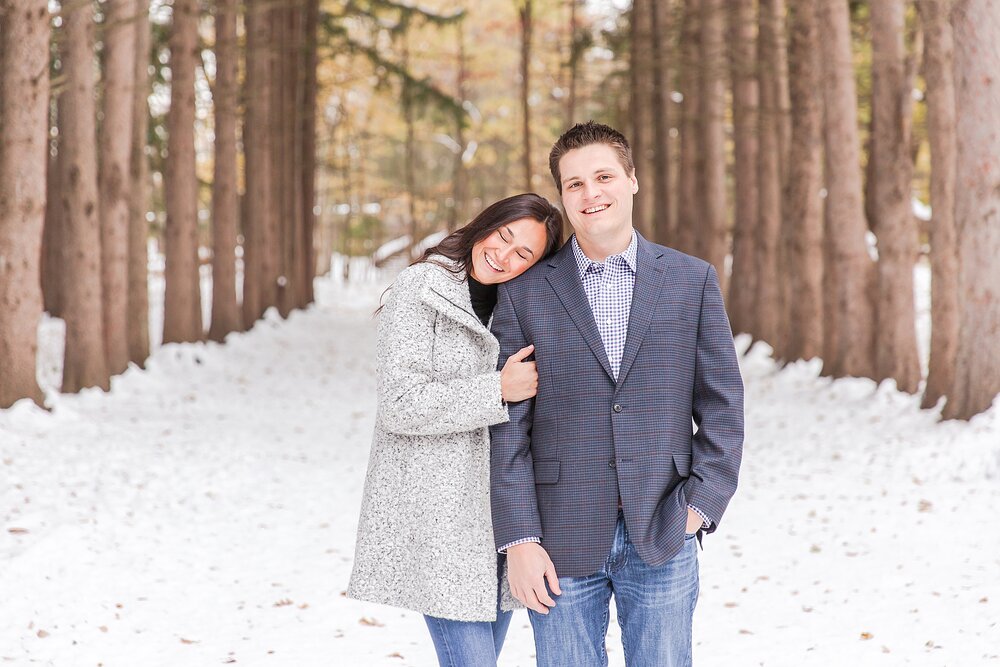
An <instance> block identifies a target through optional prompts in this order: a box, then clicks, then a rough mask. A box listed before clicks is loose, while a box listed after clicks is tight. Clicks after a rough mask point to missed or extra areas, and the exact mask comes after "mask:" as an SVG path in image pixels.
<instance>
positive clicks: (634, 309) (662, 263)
mask: <svg viewBox="0 0 1000 667" xmlns="http://www.w3.org/2000/svg"><path fill="white" fill-rule="evenodd" d="M637 240H638V248H636V251H637V252H636V266H635V287H634V288H633V290H632V306H631V308H630V310H629V316H628V335H627V336H626V338H625V350H624V351H623V352H622V363H621V365H620V366H619V368H618V386H621V384H622V382H624V381H625V376H627V375H628V372H629V369H630V368H632V362H634V361H635V356H636V354H638V353H639V346H640V345H642V339H643V338H645V336H646V332H647V331H648V330H649V322H650V320H652V319H653V312H654V311H655V310H656V304H657V302H658V301H659V299H660V292H662V291H663V286H664V285H665V284H666V277H667V271H666V268H667V262H666V260H665V259H664V258H663V252H662V251H661V250H659V249H657V248H656V247H654V246H653V245H652V244H651V243H649V242H648V241H647V240H646V239H644V238H642V236H639V237H638V239H637Z"/></svg>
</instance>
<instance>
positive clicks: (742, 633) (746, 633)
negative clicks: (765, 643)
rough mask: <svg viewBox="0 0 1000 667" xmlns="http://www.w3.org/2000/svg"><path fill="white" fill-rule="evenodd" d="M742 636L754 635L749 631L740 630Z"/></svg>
mask: <svg viewBox="0 0 1000 667" xmlns="http://www.w3.org/2000/svg"><path fill="white" fill-rule="evenodd" d="M740 634H741V635H752V634H753V633H752V632H750V631H749V630H740Z"/></svg>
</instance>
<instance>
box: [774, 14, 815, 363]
mask: <svg viewBox="0 0 1000 667" xmlns="http://www.w3.org/2000/svg"><path fill="white" fill-rule="evenodd" d="M790 32H791V38H790V43H789V52H788V62H789V67H790V71H789V76H788V79H789V93H790V96H791V120H792V141H791V147H790V150H789V160H790V162H791V164H793V165H795V168H794V169H791V170H789V173H788V185H787V188H786V190H785V199H784V201H785V207H784V208H785V215H784V218H783V220H782V234H781V235H782V238H783V242H784V253H783V254H784V256H785V257H786V259H787V261H786V262H785V263H784V270H783V271H782V273H784V274H785V280H783V281H782V283H783V284H785V285H787V290H786V291H785V292H784V295H783V298H782V303H783V306H784V312H785V317H784V321H785V322H786V325H785V332H784V335H783V340H784V343H783V344H782V345H781V349H782V356H783V358H785V359H787V360H795V359H811V358H813V357H818V356H822V354H823V273H824V272H823V202H822V199H821V198H820V189H821V188H822V187H823V135H822V131H823V108H822V99H821V93H820V86H821V85H822V84H821V78H820V68H821V64H820V59H819V53H820V45H819V39H820V36H819V26H818V25H817V23H816V0H799V2H797V3H796V4H795V5H794V6H793V8H792V11H791V16H790Z"/></svg>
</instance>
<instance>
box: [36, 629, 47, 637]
mask: <svg viewBox="0 0 1000 667" xmlns="http://www.w3.org/2000/svg"><path fill="white" fill-rule="evenodd" d="M37 634H38V638H39V639H45V638H46V637H48V636H49V633H47V632H45V630H39V631H38V633H37Z"/></svg>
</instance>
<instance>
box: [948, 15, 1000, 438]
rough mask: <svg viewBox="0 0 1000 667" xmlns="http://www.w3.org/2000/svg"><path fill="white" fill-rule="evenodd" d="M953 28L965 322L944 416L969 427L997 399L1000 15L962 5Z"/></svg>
mask: <svg viewBox="0 0 1000 667" xmlns="http://www.w3.org/2000/svg"><path fill="white" fill-rule="evenodd" d="M952 27H953V29H954V39H955V72H956V77H955V78H956V81H955V84H956V85H955V89H956V90H955V93H956V95H955V100H956V108H958V109H961V110H962V113H961V114H959V116H958V125H957V133H956V136H957V141H958V158H957V162H956V179H957V181H956V182H957V186H958V187H957V188H956V202H955V206H956V211H955V219H956V221H957V224H958V239H959V241H958V255H959V293H960V294H961V311H960V313H961V314H960V320H959V339H958V356H957V360H958V361H957V367H956V369H955V378H954V383H953V386H952V387H951V389H950V390H949V391H948V392H947V393H948V402H947V403H946V404H945V406H944V416H945V418H948V419H969V418H971V417H972V416H973V415H975V414H977V413H979V412H982V411H984V410H986V409H987V408H989V407H990V404H991V403H992V402H993V400H994V398H995V397H996V395H997V394H998V393H1000V355H998V354H997V350H998V349H1000V262H998V261H997V257H1000V161H998V159H997V156H1000V132H998V131H997V126H998V125H1000V77H998V76H997V72H1000V51H998V50H997V48H996V45H997V44H998V43H1000V15H998V14H997V11H996V7H995V3H993V2H991V1H990V0H958V1H957V2H956V3H955V7H954V10H953V11H952Z"/></svg>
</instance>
